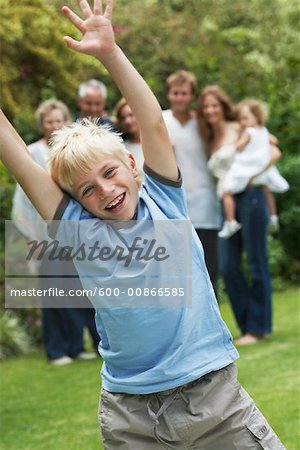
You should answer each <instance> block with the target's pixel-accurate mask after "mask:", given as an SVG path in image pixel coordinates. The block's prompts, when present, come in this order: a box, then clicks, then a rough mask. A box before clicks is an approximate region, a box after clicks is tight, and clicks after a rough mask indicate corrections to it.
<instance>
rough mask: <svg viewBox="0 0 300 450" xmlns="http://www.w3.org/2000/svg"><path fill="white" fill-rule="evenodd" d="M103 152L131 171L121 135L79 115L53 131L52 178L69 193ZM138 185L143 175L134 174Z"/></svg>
mask: <svg viewBox="0 0 300 450" xmlns="http://www.w3.org/2000/svg"><path fill="white" fill-rule="evenodd" d="M103 156H114V157H116V158H118V159H119V160H120V161H121V162H122V163H123V164H124V165H125V166H126V167H127V168H128V169H129V170H130V171H131V168H132V167H131V161H130V158H129V152H128V151H127V150H126V148H125V146H124V144H123V140H122V138H121V137H120V136H119V135H118V134H117V133H114V132H112V131H110V129H109V127H107V126H103V125H98V124H97V121H90V120H88V119H82V120H81V121H80V122H75V123H73V124H72V125H70V126H68V127H64V128H62V129H60V130H57V131H55V132H54V133H53V134H52V139H51V150H50V172H51V176H52V178H53V179H54V181H55V182H56V183H57V184H58V185H59V186H60V187H61V188H62V189H63V190H64V191H67V192H69V193H71V194H72V192H73V189H74V187H75V185H76V183H78V178H79V177H81V176H82V175H85V174H86V173H87V172H89V170H91V169H92V168H93V167H94V166H95V164H98V163H99V162H100V161H101V160H102V159H103ZM135 180H136V182H137V185H138V187H140V186H141V183H142V177H141V176H140V175H139V176H135Z"/></svg>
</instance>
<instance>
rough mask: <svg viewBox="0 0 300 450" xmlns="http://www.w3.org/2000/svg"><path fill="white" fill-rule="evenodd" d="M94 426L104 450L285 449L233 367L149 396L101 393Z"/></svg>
mask: <svg viewBox="0 0 300 450" xmlns="http://www.w3.org/2000/svg"><path fill="white" fill-rule="evenodd" d="M99 422H100V429H101V434H102V439H103V444H104V448H105V449H106V450H116V449H122V450H159V449H177V450H255V449H257V450H261V449H265V450H284V449H285V447H284V446H283V444H282V443H281V442H280V440H279V439H278V437H277V436H276V434H275V433H274V431H273V430H272V429H271V427H270V426H269V424H268V423H267V421H266V419H265V418H264V416H263V415H262V414H261V412H260V411H259V410H258V409H257V408H256V406H255V404H254V402H253V400H252V399H251V398H250V397H249V395H248V394H247V392H246V391H245V390H244V389H243V388H242V387H241V385H240V384H239V382H238V380H237V369H236V367H235V366H234V364H230V365H229V366H228V367H226V368H224V369H221V370H218V371H216V372H212V373H209V374H207V375H205V376H203V377H202V378H199V379H198V380H196V381H194V382H192V383H188V384H186V385H185V386H181V387H179V388H176V389H171V390H169V391H163V392H158V393H155V394H147V395H132V394H118V393H111V392H107V391H105V390H102V393H101V398H100V404H99Z"/></svg>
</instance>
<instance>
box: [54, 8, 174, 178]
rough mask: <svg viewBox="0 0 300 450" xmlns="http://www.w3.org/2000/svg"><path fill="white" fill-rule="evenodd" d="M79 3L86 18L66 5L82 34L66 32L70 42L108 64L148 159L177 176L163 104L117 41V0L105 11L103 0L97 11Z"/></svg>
mask: <svg viewBox="0 0 300 450" xmlns="http://www.w3.org/2000/svg"><path fill="white" fill-rule="evenodd" d="M79 5H80V7H81V11H82V15H83V17H84V19H81V18H80V17H78V16H77V15H76V14H75V13H74V12H73V11H71V10H70V9H69V8H68V7H66V6H65V7H63V9H62V10H63V12H64V14H65V15H66V16H67V17H68V19H69V20H70V21H71V22H72V23H73V25H74V26H75V27H76V28H77V29H78V30H79V31H80V32H81V34H82V36H81V40H80V41H75V40H74V39H72V38H70V37H69V36H66V37H65V38H64V40H65V42H66V44H67V45H68V47H69V48H71V49H73V50H75V51H78V52H80V53H86V54H88V55H92V56H95V57H96V58H97V59H99V61H100V62H101V63H102V64H103V65H104V66H105V67H106V69H107V70H108V71H109V73H110V75H111V76H112V78H113V80H114V81H115V82H116V84H117V86H118V87H119V89H120V91H121V92H122V94H123V96H124V97H125V98H126V100H127V101H128V104H129V105H130V107H131V109H132V111H133V113H134V115H135V117H136V119H137V121H138V123H139V126H140V131H141V140H142V146H143V151H144V158H145V163H146V164H147V165H148V166H149V167H150V168H151V169H153V170H154V171H155V172H157V173H159V174H160V175H162V176H164V177H166V178H169V179H171V180H177V178H178V169H177V164H176V160H175V156H174V152H173V149H172V145H171V142H170V139H169V136H168V132H167V129H166V127H165V124H164V121H163V118H162V114H161V108H160V105H159V103H158V101H157V99H156V98H155V96H154V94H153V93H152V91H151V90H150V88H149V87H148V85H147V83H146V82H145V81H144V80H143V78H142V77H141V75H140V74H139V73H138V72H137V71H136V70H135V68H134V67H133V66H132V64H131V63H130V61H129V60H128V59H127V57H126V56H125V55H124V53H123V52H122V50H121V49H120V48H119V47H118V46H117V44H116V42H115V38H114V32H113V28H112V24H111V19H112V9H113V0H107V2H106V8H105V10H104V12H103V9H102V1H101V0H94V8H93V11H92V9H91V7H90V6H89V3H88V2H87V1H86V0H79ZM141 5H142V2H141Z"/></svg>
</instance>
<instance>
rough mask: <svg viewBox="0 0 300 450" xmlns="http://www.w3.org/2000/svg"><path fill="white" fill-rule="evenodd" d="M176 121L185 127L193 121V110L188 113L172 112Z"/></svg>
mask: <svg viewBox="0 0 300 450" xmlns="http://www.w3.org/2000/svg"><path fill="white" fill-rule="evenodd" d="M171 111H172V114H173V116H174V117H175V119H177V120H178V122H180V124H181V125H185V124H186V123H187V122H188V121H189V120H191V119H192V118H193V117H194V116H193V113H192V111H191V110H189V109H188V110H187V111H174V110H171Z"/></svg>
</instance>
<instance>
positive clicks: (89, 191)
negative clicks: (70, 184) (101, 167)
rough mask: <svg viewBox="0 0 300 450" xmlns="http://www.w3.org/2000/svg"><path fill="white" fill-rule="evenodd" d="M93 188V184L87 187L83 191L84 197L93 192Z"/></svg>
mask: <svg viewBox="0 0 300 450" xmlns="http://www.w3.org/2000/svg"><path fill="white" fill-rule="evenodd" d="M93 189H94V188H93V186H88V187H86V188H85V189H84V190H83V192H82V197H88V196H89V195H90V194H91V193H92V191H93Z"/></svg>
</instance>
